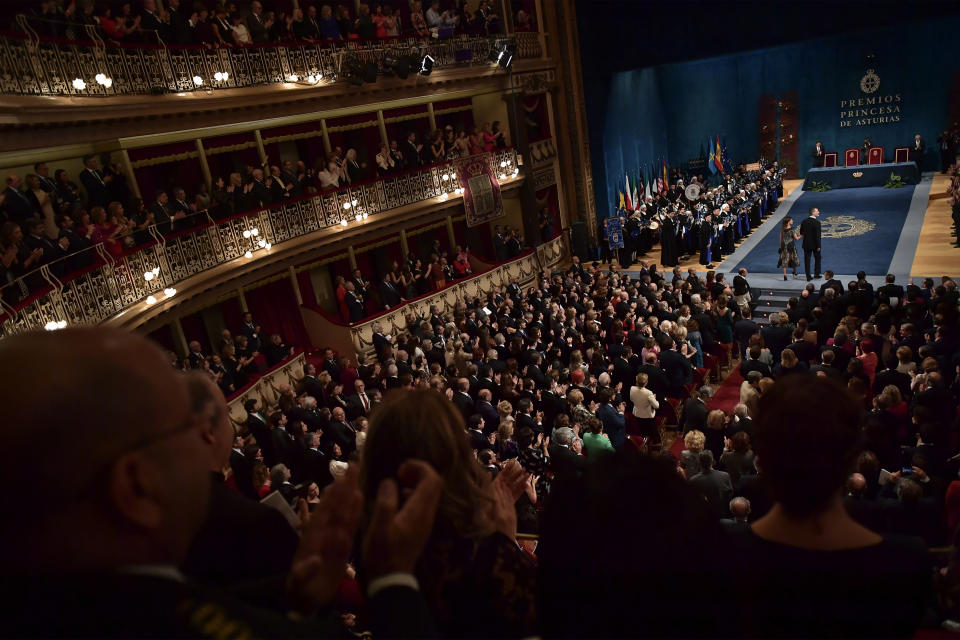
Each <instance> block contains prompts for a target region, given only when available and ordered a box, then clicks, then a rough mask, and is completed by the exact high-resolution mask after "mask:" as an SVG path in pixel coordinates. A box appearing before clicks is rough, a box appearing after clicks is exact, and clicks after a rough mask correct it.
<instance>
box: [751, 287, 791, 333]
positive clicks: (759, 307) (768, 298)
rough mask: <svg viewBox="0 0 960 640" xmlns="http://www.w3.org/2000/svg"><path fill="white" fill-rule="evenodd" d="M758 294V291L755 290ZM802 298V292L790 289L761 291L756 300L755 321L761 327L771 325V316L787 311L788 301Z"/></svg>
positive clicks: (766, 289)
mask: <svg viewBox="0 0 960 640" xmlns="http://www.w3.org/2000/svg"><path fill="white" fill-rule="evenodd" d="M754 291H755V292H756V291H757V289H754ZM799 296H800V291H797V290H790V289H773V288H764V289H759V295H758V296H757V297H756V298H755V299H754V303H755V304H756V307H755V308H754V309H753V321H754V322H756V323H757V324H760V325H767V324H770V314H772V313H779V312H781V311H786V310H787V301H789V300H790V298H796V297H799Z"/></svg>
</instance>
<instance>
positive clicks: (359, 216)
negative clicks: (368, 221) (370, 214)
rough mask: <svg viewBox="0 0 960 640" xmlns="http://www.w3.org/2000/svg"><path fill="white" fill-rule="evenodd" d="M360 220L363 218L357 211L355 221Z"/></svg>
mask: <svg viewBox="0 0 960 640" xmlns="http://www.w3.org/2000/svg"><path fill="white" fill-rule="evenodd" d="M361 220H363V215H362V214H359V213H358V214H357V222H360V221H361Z"/></svg>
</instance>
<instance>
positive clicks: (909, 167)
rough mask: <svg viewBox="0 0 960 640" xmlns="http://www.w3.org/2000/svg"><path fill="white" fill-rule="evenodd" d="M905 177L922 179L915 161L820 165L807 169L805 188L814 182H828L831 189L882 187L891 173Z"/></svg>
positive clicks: (905, 180) (915, 182) (914, 181)
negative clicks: (839, 165)
mask: <svg viewBox="0 0 960 640" xmlns="http://www.w3.org/2000/svg"><path fill="white" fill-rule="evenodd" d="M891 173H893V174H895V175H898V176H900V177H901V178H903V181H904V182H906V183H907V184H917V183H918V182H919V181H920V170H919V169H917V163H915V162H885V163H883V164H857V165H853V166H849V167H820V168H817V169H810V170H809V171H807V175H806V178H805V180H804V181H803V190H804V191H808V190H809V189H810V188H811V187H812V186H813V183H814V182H818V183H826V184H827V185H829V186H830V188H831V189H855V188H859V187H882V186H883V185H885V184H886V183H887V180H888V179H889V178H890V174H891Z"/></svg>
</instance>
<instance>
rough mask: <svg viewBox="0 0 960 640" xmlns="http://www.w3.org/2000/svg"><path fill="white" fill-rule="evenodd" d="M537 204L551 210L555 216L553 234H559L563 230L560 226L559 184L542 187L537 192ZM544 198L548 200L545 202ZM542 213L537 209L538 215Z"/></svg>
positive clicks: (551, 213)
mask: <svg viewBox="0 0 960 640" xmlns="http://www.w3.org/2000/svg"><path fill="white" fill-rule="evenodd" d="M535 195H536V198H537V204H538V205H541V203H543V204H542V205H541V206H545V207H547V209H548V210H549V211H550V215H551V216H552V217H553V234H554V235H557V234H558V233H560V231H561V227H560V197H559V195H558V194H557V185H555V184H554V185H550V186H549V187H547V188H546V189H541V190H540V191H537V192H536V194H535ZM544 200H546V202H545V203H544ZM539 215H540V212H539V211H537V216H539Z"/></svg>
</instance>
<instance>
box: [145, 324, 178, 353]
mask: <svg viewBox="0 0 960 640" xmlns="http://www.w3.org/2000/svg"><path fill="white" fill-rule="evenodd" d="M147 337H148V338H150V339H151V340H153V341H154V342H156V343H157V344H158V345H160V346H161V347H163V348H164V349H167V350H168V351H176V349H174V346H173V329H171V328H170V325H168V324H165V325H163V326H162V327H160V328H159V329H155V330H154V331H151V332H150V333H149V334H148V335H147Z"/></svg>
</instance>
